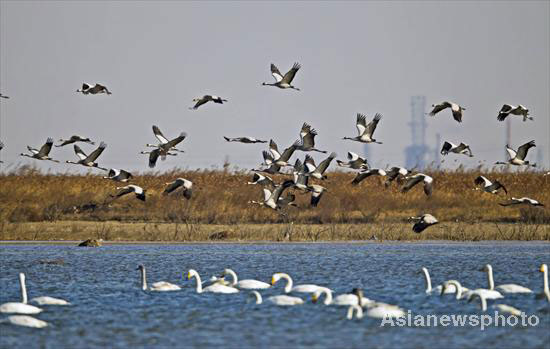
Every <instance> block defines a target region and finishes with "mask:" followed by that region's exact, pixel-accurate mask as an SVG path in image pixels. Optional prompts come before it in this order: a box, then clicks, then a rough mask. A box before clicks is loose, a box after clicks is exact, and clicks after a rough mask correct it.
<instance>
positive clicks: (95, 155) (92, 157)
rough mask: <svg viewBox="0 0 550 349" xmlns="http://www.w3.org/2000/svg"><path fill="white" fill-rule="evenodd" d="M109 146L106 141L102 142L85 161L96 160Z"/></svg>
mask: <svg viewBox="0 0 550 349" xmlns="http://www.w3.org/2000/svg"><path fill="white" fill-rule="evenodd" d="M106 147H107V144H105V142H101V143H100V144H99V147H98V148H97V149H96V150H94V151H93V152H92V153H91V154H90V155H88V157H87V158H86V159H84V161H85V162H94V161H95V160H96V159H97V158H98V157H99V156H100V155H101V153H103V151H104V150H105V148H106Z"/></svg>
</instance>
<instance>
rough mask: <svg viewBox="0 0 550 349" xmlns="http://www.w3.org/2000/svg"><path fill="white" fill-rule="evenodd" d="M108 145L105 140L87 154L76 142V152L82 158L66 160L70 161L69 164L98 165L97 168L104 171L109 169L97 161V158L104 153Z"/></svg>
mask: <svg viewBox="0 0 550 349" xmlns="http://www.w3.org/2000/svg"><path fill="white" fill-rule="evenodd" d="M106 147H107V144H106V143H105V142H101V144H100V145H99V147H98V148H97V149H96V150H94V151H93V152H91V153H90V155H86V153H84V151H82V149H80V147H79V146H78V145H76V144H75V145H74V152H75V154H76V156H78V157H79V158H80V160H78V161H76V162H74V161H70V160H67V161H65V162H66V163H68V164H75V165H82V166H86V167H96V168H99V169H101V170H103V171H107V169H106V168H104V167H100V166H99V165H98V163H97V162H95V161H96V160H97V158H98V157H99V156H100V155H101V153H103V151H104V150H105V148H106Z"/></svg>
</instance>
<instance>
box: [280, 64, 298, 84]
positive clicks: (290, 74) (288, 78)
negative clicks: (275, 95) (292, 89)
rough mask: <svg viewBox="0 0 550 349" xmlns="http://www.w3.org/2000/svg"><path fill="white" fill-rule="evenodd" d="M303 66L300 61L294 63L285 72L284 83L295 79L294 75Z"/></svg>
mask: <svg viewBox="0 0 550 349" xmlns="http://www.w3.org/2000/svg"><path fill="white" fill-rule="evenodd" d="M301 67H302V66H301V65H300V64H299V63H294V65H293V66H292V68H291V69H290V70H289V71H288V72H287V73H286V74H285V76H284V77H283V79H282V82H283V83H287V84H290V83H291V82H292V80H293V79H294V75H296V73H297V72H298V70H300V68H301Z"/></svg>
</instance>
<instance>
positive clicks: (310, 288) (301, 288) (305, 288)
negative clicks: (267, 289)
mask: <svg viewBox="0 0 550 349" xmlns="http://www.w3.org/2000/svg"><path fill="white" fill-rule="evenodd" d="M280 279H285V280H286V286H285V293H290V292H302V293H313V292H315V291H317V290H318V289H319V288H321V287H322V286H317V285H311V284H304V285H297V286H294V287H292V285H293V282H292V278H291V277H290V275H288V274H286V273H275V274H273V276H272V277H271V285H275V283H276V282H277V281H279V280H280Z"/></svg>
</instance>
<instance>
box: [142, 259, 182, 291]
mask: <svg viewBox="0 0 550 349" xmlns="http://www.w3.org/2000/svg"><path fill="white" fill-rule="evenodd" d="M136 270H139V271H140V273H141V289H142V290H143V291H159V292H162V291H179V290H181V287H179V286H178V285H174V284H171V283H169V282H166V281H158V282H155V283H153V284H151V287H149V288H148V287H147V276H146V273H145V267H144V266H143V265H141V264H140V265H139V266H138V267H137V269H136Z"/></svg>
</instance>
